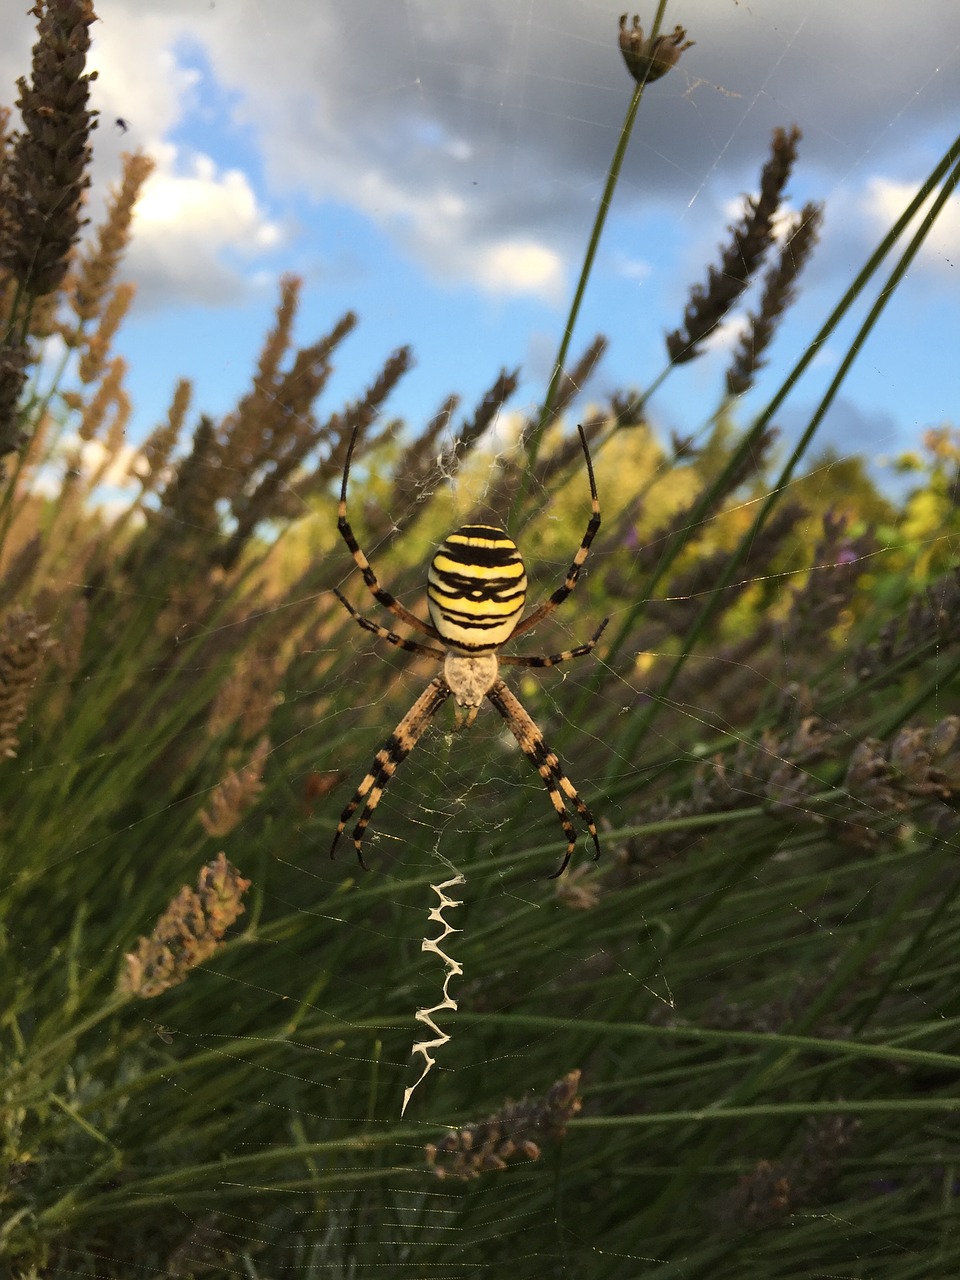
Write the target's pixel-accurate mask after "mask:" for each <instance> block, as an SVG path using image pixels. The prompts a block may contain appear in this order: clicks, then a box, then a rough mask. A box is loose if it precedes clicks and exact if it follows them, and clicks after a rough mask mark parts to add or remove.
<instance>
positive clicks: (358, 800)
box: [330, 676, 451, 871]
mask: <svg viewBox="0 0 960 1280" xmlns="http://www.w3.org/2000/svg"><path fill="white" fill-rule="evenodd" d="M450 692H451V690H450V686H449V685H448V684H447V682H446V680H444V678H443V676H437V677H436V679H435V680H431V681H430V683H429V684H428V685H427V687H426V689H424V691H423V693H421V695H420V697H419V698H418V699H417V700H416V702H415V703H414V704H413V706H412V707H411V708H410V710H409V711H408V712H407V714H406V715H405V716H404V717H403V719H402V720H401V721H400V723H399V724H398V725H397V727H396V729H394V731H393V733H391V735H390V737H389V738H388V739H387V740H386V742H385V743H384V744H383V746H382V747H381V748H380V750H379V751H378V752H377V754H376V755H375V756H374V758H373V764H372V765H371V766H370V771H369V772H368V773H367V775H366V777H365V778H364V779H363V781H362V782H361V783H360V785H359V787H357V790H356V792H355V793H354V796H353V799H352V800H351V801H350V803H349V804H348V805H347V807H346V808H345V809H344V811H343V813H342V814H341V815H340V821H339V823H338V824H337V830H336V832H335V834H334V837H333V844H332V845H331V846H330V857H331V858H332V857H333V855H334V851H335V850H336V847H337V842H338V841H339V839H340V837H341V836H342V835H343V832H344V829H345V827H346V825H347V823H348V822H349V821H350V819H351V817H352V816H353V814H354V813H355V812H356V810H357V809H358V808H359V807H360V805H361V804H363V802H364V801H366V804H363V811H362V812H361V814H360V818H359V820H358V822H357V825H356V826H355V827H354V829H353V845H354V848H355V849H356V851H357V860H358V861H359V863H360V865H361V867H363V869H364V870H365V871H367V870H369V868H368V867H367V864H366V863H365V862H364V860H363V833H364V832H365V831H366V829H367V825H368V823H369V822H370V819H371V818H372V817H373V811H374V809H376V807H377V805H378V804H379V803H380V797H381V796H382V795H383V792H384V788H385V787H386V785H387V783H388V782H389V781H390V779H391V778H392V777H393V775H394V774H395V773H396V771H397V769H398V768H399V766H400V765H401V763H402V762H403V761H404V760H405V759H406V757H407V756H408V755H409V754H410V752H411V751H412V750H413V748H414V747H415V746H416V745H417V742H418V740H419V738H420V735H421V734H422V733H423V731H424V729H426V727H427V725H428V724H429V723H430V721H431V719H432V718H433V716H434V715H435V713H436V712H437V711H438V709H439V708H440V707H442V706H443V704H444V703H445V702H446V700H447V698H449V697H450Z"/></svg>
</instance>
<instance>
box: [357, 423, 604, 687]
mask: <svg viewBox="0 0 960 1280" xmlns="http://www.w3.org/2000/svg"><path fill="white" fill-rule="evenodd" d="M577 430H578V431H579V432H580V443H581V444H582V445H583V456H584V457H585V458H586V460H587V475H588V476H589V477H590V519H589V521H588V522H587V528H586V532H585V533H584V535H583V541H582V542H581V543H580V547H579V549H578V550H577V554H576V555H575V556H574V557H573V564H571V566H570V568H569V570H568V571H567V576H566V578H564V580H563V583H562V585H561V586H559V587H557V589H556V591H554V593H553V595H552V596H551V597H550V599H549V600H545V601H544V603H543V604H541V605H538V607H537V608H536V609H534V611H533V613H531V614H530V616H529V617H528V618H523V619H521V621H520V622H518V623H517V625H516V627H514V629H513V632H512V633H511V636H510V639H511V640H512V639H513V638H514V636H522V635H523V633H524V632H525V631H529V630H530V628H531V627H535V626H536V625H537V623H538V622H542V621H543V619H544V618H545V617H546V616H547V614H550V613H553V611H554V609H556V607H557V605H558V604H563V602H564V600H566V598H567V596H568V595H569V594H570V592H571V591H572V590H573V588H574V587H575V586H576V585H577V579H578V578H579V577H580V570H581V569H582V568H583V562H584V561H585V560H586V558H587V556H588V554H589V552H590V544H591V542H593V540H594V538H595V537H596V535H597V530H598V529H599V528H600V499H599V497H598V496H597V481H596V478H595V477H594V474H593V462H592V461H591V459H590V449H589V447H588V446H587V437H586V436H585V435H584V431H583V427H577ZM357 563H358V564H359V563H360V562H359V561H357ZM544 665H547V664H544Z"/></svg>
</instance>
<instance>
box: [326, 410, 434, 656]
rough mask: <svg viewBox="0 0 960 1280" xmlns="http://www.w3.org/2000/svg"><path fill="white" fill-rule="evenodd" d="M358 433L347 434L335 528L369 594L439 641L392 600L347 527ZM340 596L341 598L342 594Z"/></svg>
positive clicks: (402, 620)
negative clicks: (352, 462) (348, 498)
mask: <svg viewBox="0 0 960 1280" xmlns="http://www.w3.org/2000/svg"><path fill="white" fill-rule="evenodd" d="M359 434H360V428H359V427H354V429H353V434H352V435H351V437H350V443H349V445H348V446H347V457H346V460H345V462H344V464H343V482H342V483H341V485H340V504H339V506H338V507H337V528H338V529H339V530H340V536H341V537H342V538H343V540H344V542H345V543H346V544H347V546H348V547H349V548H350V554H351V555H352V556H353V558H354V561H355V562H356V565H357V568H358V569H359V570H360V572H361V573H362V574H363V580H364V582H365V583H366V584H367V587H368V588H369V590H370V594H371V595H372V596H373V598H374V599H375V600H376V601H377V602H378V603H379V604H382V605H383V607H384V608H385V609H389V610H390V612H391V613H392V614H394V615H395V616H396V617H398V618H399V619H400V620H401V622H405V623H406V624H407V626H408V627H413V629H414V630H415V631H419V632H421V633H422V634H423V635H426V636H430V637H431V639H433V640H439V639H440V636H439V634H438V633H437V631H436V630H435V628H433V627H431V626H429V625H428V624H427V623H426V622H422V621H421V620H420V619H419V618H418V617H417V615H416V614H415V613H411V612H410V610H409V609H405V608H404V607H403V605H402V604H401V603H400V601H399V600H397V599H395V598H394V597H393V596H392V595H391V594H390V592H389V591H387V590H386V588H384V587H382V586H381V585H380V580H379V578H378V577H377V575H376V574H375V573H374V571H373V567H372V566H371V564H370V561H369V560H368V559H367V557H366V556H365V555H364V553H363V549H362V548H361V546H360V543H359V542H357V539H356V538H355V536H354V533H353V530H352V529H351V527H350V521H349V520H348V519H347V480H348V478H349V476H350V461H351V459H352V457H353V450H354V446H355V445H356V443H357V436H358V435H359ZM341 599H342V597H341Z"/></svg>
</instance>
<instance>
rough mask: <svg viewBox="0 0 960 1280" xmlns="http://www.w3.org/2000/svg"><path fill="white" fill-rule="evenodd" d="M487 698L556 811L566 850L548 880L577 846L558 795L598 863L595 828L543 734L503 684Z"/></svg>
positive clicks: (563, 866) (562, 867)
mask: <svg viewBox="0 0 960 1280" xmlns="http://www.w3.org/2000/svg"><path fill="white" fill-rule="evenodd" d="M487 697H488V698H489V699H490V701H491V702H492V703H493V705H494V706H495V707H496V709H497V710H498V711H499V712H500V714H501V715H502V716H503V718H504V720H506V722H507V724H508V725H509V727H510V732H511V733H512V734H513V736H514V737H515V738H516V740H517V742H518V743H519V745H520V750H521V751H522V752H523V754H524V755H525V756H526V757H527V759H528V760H529V761H530V763H531V764H532V765H533V767H534V768H535V769H536V771H537V773H539V775H540V777H541V778H542V779H543V784H544V786H545V787H546V788H547V792H548V793H549V796H550V802H551V803H552V805H553V807H554V809H555V810H556V811H557V817H558V818H559V819H560V824H561V826H562V827H563V833H564V835H565V836H566V837H567V850H566V853H565V854H564V856H563V861H562V862H561V863H560V866H559V867H558V868H557V870H556V871H554V873H553V875H551V876H549V877H548V879H550V880H556V878H557V877H558V876H562V875H563V873H564V871H566V869H567V864H568V863H569V861H570V859H571V857H572V856H573V851H574V849H575V848H576V844H577V833H576V829H575V828H574V826H573V823H572V822H571V821H570V815H569V813H568V812H567V807H566V805H565V804H564V802H563V796H561V794H560V792H561V791H562V792H563V795H564V796H566V797H567V799H568V800H569V801H570V802H571V803H572V805H573V807H574V808H575V809H576V811H577V813H579V815H580V817H581V818H582V819H583V822H584V825H585V826H586V828H587V830H588V831H589V832H590V835H591V837H592V839H593V846H594V849H595V851H596V852H595V853H594V855H593V860H594V862H597V861H598V860H599V858H600V838H599V836H598V835H597V824H596V823H595V822H594V820H593V814H592V813H591V812H590V810H589V809H588V808H587V806H586V805H585V804H584V803H583V801H582V800H581V799H580V796H579V795H578V793H577V789H576V787H575V786H574V785H573V783H572V782H571V781H570V779H569V778H568V777H567V775H566V774H565V773H564V771H563V765H562V764H561V763H560V759H559V757H558V756H557V753H556V752H555V751H552V750H551V749H550V747H548V746H547V744H546V742H544V740H543V734H542V733H541V732H540V730H539V729H538V728H537V726H536V725H535V724H534V722H533V720H532V719H531V718H530V716H529V715H528V714H527V712H526V711H525V710H524V708H523V704H522V703H521V702H520V700H519V699H518V698H516V697H515V696H514V695H513V694H512V693H511V692H510V690H509V689H508V688H507V686H506V685H505V684H504V683H503V681H502V680H497V681H496V683H495V684H494V685H493V687H492V688H491V689H489V690H488V691H487Z"/></svg>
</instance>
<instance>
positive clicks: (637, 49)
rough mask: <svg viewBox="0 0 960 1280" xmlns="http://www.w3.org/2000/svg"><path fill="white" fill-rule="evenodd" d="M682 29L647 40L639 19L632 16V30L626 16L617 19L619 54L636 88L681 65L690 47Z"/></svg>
mask: <svg viewBox="0 0 960 1280" xmlns="http://www.w3.org/2000/svg"><path fill="white" fill-rule="evenodd" d="M693 43H694V42H693V41H692V40H688V39H687V33H686V31H685V30H684V29H683V27H679V26H678V27H674V29H673V31H672V33H671V34H670V35H668V36H657V38H656V39H655V40H648V39H647V38H646V36H644V34H643V27H641V25H640V19H639V17H638V16H637V15H636V14H634V15H633V26H632V27H628V26H627V15H626V14H625V13H623V14H621V15H620V52H621V53H622V54H623V60H624V62H625V63H626V64H627V70H628V71H629V72H630V74H631V75H632V76H633V78H634V80H636V81H637V82H638V84H649V83H650V82H651V80H659V79H660V77H661V76H665V75H666V74H667V72H668V71H669V70H670V69H671V67H675V66H676V65H677V63H678V62H679V61H680V55H681V54H682V53H683V52H684V50H685V49H690V48H692V46H693Z"/></svg>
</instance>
